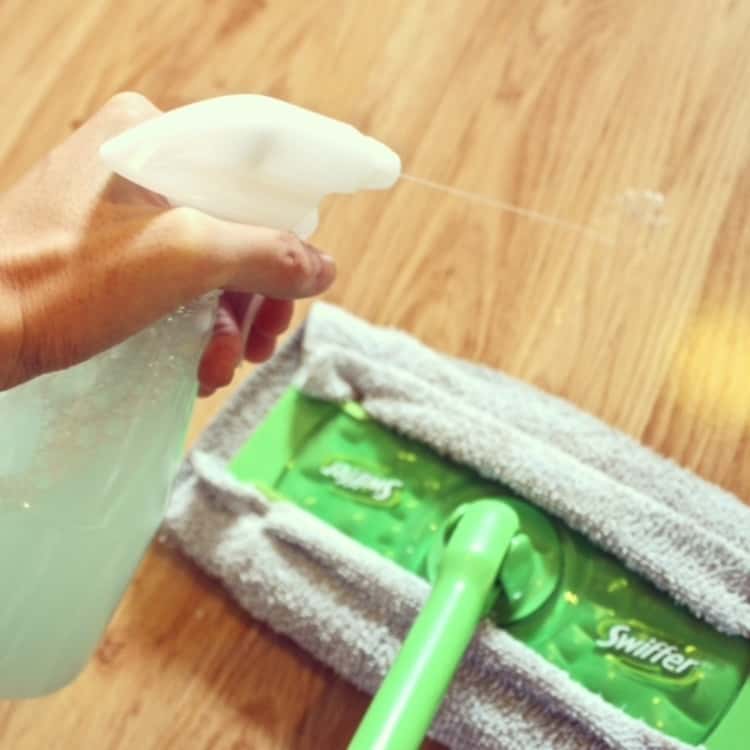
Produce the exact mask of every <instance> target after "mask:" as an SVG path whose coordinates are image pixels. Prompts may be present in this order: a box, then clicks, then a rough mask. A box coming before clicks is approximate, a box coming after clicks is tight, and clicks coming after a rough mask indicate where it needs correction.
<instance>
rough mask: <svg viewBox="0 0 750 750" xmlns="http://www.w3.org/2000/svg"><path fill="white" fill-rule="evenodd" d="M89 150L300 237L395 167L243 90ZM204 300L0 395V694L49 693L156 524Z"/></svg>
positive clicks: (200, 201) (323, 125)
mask: <svg viewBox="0 0 750 750" xmlns="http://www.w3.org/2000/svg"><path fill="white" fill-rule="evenodd" d="M101 156H102V158H103V160H104V161H105V163H106V164H107V165H108V166H109V167H110V168H111V169H112V170H113V171H114V172H116V173H118V174H120V175H121V176H123V177H125V178H127V179H129V180H131V181H132V182H135V183H137V184H139V185H141V186H142V187H145V188H147V189H149V190H153V191H155V192H157V193H160V194H161V195H163V196H164V197H165V198H166V199H167V200H168V201H169V203H170V204H171V205H173V206H190V207H192V208H196V209H200V210H202V211H204V212H206V213H209V214H212V215H213V216H215V217H217V218H221V219H226V220H231V221H238V222H244V223H253V224H259V225H265V226H270V227H274V228H278V229H288V230H292V231H295V232H296V233H297V234H299V235H300V236H302V237H303V238H306V237H308V236H309V235H310V234H312V232H313V231H314V230H315V228H316V226H317V223H318V205H319V203H320V202H321V200H322V199H323V198H324V197H325V196H326V195H327V194H329V193H355V192H357V191H359V190H364V189H385V188H388V187H390V186H391V185H393V184H394V183H395V182H396V180H397V179H398V177H399V175H400V171H401V164H400V160H399V158H398V156H397V155H396V154H395V153H393V151H391V150H390V149H388V148H387V147H386V146H384V145H383V144H381V143H379V142H378V141H376V140H374V139H372V138H369V137H367V136H365V135H363V134H362V133H360V132H359V131H358V130H356V129H355V128H353V127H352V126H350V125H347V124H345V123H343V122H339V121H336V120H333V119H330V118H328V117H324V116H322V115H319V114H316V113H314V112H311V111H308V110H305V109H301V108H299V107H296V106H293V105H291V104H288V103H286V102H283V101H279V100H276V99H271V98H268V97H263V96H256V95H236V96H226V97H220V98H217V99H209V100H206V101H202V102H198V103H196V104H191V105H188V106H186V107H182V108H179V109H176V110H172V111H170V112H167V113H165V114H163V115H161V116H159V117H157V118H155V119H154V120H150V121H148V122H145V123H143V124H141V125H139V126H137V127H135V128H133V129H132V130H129V131H127V132H126V133H124V134H122V135H120V136H118V137H116V138H114V139H113V140H111V141H109V142H107V143H105V144H104V146H103V147H102V150H101ZM218 295H219V293H218V292H216V293H213V294H210V295H207V296H206V297H204V298H202V299H200V300H197V301H196V302H194V303H193V304H191V305H188V306H186V307H184V308H181V309H179V310H176V311H175V312H174V313H173V314H172V315H170V316H168V317H167V318H165V319H163V320H161V321H159V322H158V323H156V324H155V325H153V326H152V327H150V328H148V329H146V330H144V331H142V332H140V333H139V334H137V335H135V336H133V337H132V338H130V339H128V340H127V341H125V342H124V343H122V344H120V345H118V346H116V347H114V348H112V349H109V350H107V351H105V352H103V353H102V354H100V355H98V356H96V357H93V358H92V359H90V360H88V361H86V362H84V363H82V364H79V365H77V366H75V367H71V368H69V369H67V370H64V371H62V372H58V373H53V374H49V375H44V376H41V377H38V378H36V379H34V380H32V381H30V382H28V383H25V384H23V385H21V386H18V387H16V388H14V389H12V390H10V391H7V392H4V393H0V414H2V428H1V429H2V431H3V433H4V436H3V438H2V444H3V447H2V451H0V601H2V607H1V608H0V698H28V697H35V696H38V695H42V694H45V693H49V692H51V691H53V690H56V689H58V688H60V687H62V686H63V685H65V684H67V683H68V682H70V681H71V680H72V679H74V678H75V677H76V676H77V674H78V673H79V672H80V670H81V669H82V668H83V666H84V665H85V663H86V661H87V660H88V658H89V656H90V655H91V653H92V651H93V650H94V649H95V648H96V645H97V643H98V642H99V640H100V638H101V636H102V634H103V632H104V629H105V628H106V626H107V623H108V621H109V619H110V617H111V615H112V612H113V611H114V609H115V607H116V606H117V603H118V602H119V600H120V598H121V596H122V594H123V592H124V590H125V588H126V587H127V585H128V583H129V581H130V579H131V577H132V575H133V573H134V571H135V569H136V567H137V565H138V563H139V561H140V559H141V558H142V556H143V554H144V552H145V550H146V548H147V547H148V545H149V543H150V541H151V539H152V538H153V536H154V534H155V533H156V531H157V529H158V527H159V525H160V523H161V520H162V514H163V510H164V507H165V503H166V500H167V498H168V495H169V490H170V486H171V483H172V481H173V478H174V476H175V475H176V472H177V468H178V466H179V463H180V459H181V455H182V448H183V441H184V437H185V432H186V429H187V426H188V422H189V420H190V416H191V413H192V408H193V404H194V401H195V396H196V392H197V383H196V372H197V366H198V362H199V359H200V356H201V353H202V351H203V347H204V345H205V343H206V341H207V338H208V336H209V335H210V332H211V328H212V324H213V317H214V312H215V309H216V303H217V300H218Z"/></svg>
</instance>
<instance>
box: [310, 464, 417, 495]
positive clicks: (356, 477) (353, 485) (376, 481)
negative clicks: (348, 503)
mask: <svg viewBox="0 0 750 750" xmlns="http://www.w3.org/2000/svg"><path fill="white" fill-rule="evenodd" d="M320 473H321V474H322V475H323V476H324V477H328V478H329V479H330V480H332V481H333V483H334V484H335V485H336V486H337V487H341V488H343V489H345V490H350V491H352V492H360V493H364V494H366V495H368V496H369V497H370V498H371V499H372V500H374V501H375V502H377V503H388V502H389V501H390V500H391V499H392V498H393V494H394V492H396V491H397V490H400V489H401V488H402V487H403V486H404V483H403V482H402V481H401V480H400V479H388V478H384V477H378V476H375V475H374V474H370V473H368V472H366V471H364V470H363V469H360V468H359V467H357V466H353V465H352V464H348V463H345V462H344V461H336V462H335V463H332V464H329V465H328V466H324V467H322V468H321V470H320Z"/></svg>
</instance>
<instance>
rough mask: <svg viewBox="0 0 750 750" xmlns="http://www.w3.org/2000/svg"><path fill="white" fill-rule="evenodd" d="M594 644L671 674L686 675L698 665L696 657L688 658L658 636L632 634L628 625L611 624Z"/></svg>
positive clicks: (679, 649)
mask: <svg viewBox="0 0 750 750" xmlns="http://www.w3.org/2000/svg"><path fill="white" fill-rule="evenodd" d="M596 645H597V646H598V647H599V648H601V649H604V650H606V651H610V652H614V653H615V654H617V655H622V656H624V657H628V660H630V661H635V662H640V663H642V664H644V665H654V666H660V667H661V668H662V669H663V670H664V671H665V672H667V673H669V674H673V675H686V674H687V673H688V672H689V671H690V670H692V669H693V668H694V667H697V666H699V665H700V661H698V660H697V659H690V658H688V657H687V656H685V654H684V653H682V649H681V648H679V647H678V646H675V645H674V644H672V643H668V642H667V641H660V640H659V639H658V638H642V637H639V636H637V635H634V634H633V632H632V629H631V627H630V626H629V625H613V626H612V627H611V628H610V629H609V633H608V635H607V638H606V639H604V640H599V641H596Z"/></svg>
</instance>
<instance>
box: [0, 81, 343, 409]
mask: <svg viewBox="0 0 750 750" xmlns="http://www.w3.org/2000/svg"><path fill="white" fill-rule="evenodd" d="M158 112H159V110H157V109H156V107H154V105H153V104H151V103H150V102H149V101H148V100H147V99H145V98H144V97H142V96H140V95H138V94H119V95H118V96H116V97H114V98H113V99H112V100H110V101H109V102H108V103H107V104H106V105H105V106H104V107H103V108H102V109H101V110H100V111H99V112H98V113H97V114H96V115H94V117H92V118H91V119H90V120H89V121H88V122H86V123H85V124H84V125H83V126H82V127H81V128H80V129H79V130H77V131H76V132H75V133H73V134H72V135H71V136H70V137H69V138H68V139H67V140H66V141H64V142H63V143H62V144H61V145H60V146H58V147H57V148H56V149H54V150H53V151H51V152H50V153H49V154H48V155H47V156H46V157H45V158H44V159H43V160H42V161H41V162H40V163H39V164H37V165H36V166H35V167H34V168H33V169H32V170H31V171H30V172H29V173H28V174H27V175H26V176H25V177H24V178H23V179H22V180H21V181H20V182H19V183H18V184H17V185H16V186H14V187H13V188H12V189H11V190H10V191H9V192H8V193H6V194H4V195H2V196H0V389H3V388H10V387H12V386H14V385H18V384H20V383H22V382H24V381H26V380H29V379H31V378H33V377H36V376H37V375H41V374H43V373H46V372H51V371H54V370H58V369H62V368H65V367H69V366H71V365H74V364H77V363H79V362H81V361H83V360H85V359H88V358H89V357H91V356H93V355H94V354H97V353H98V352H101V351H103V350H105V349H107V348H109V347H111V346H113V345H115V344H117V343H119V342H121V341H123V340H125V339H126V338H128V337H129V336H131V335H133V334H134V333H136V332H137V331H139V330H140V329H142V328H145V327H146V326H148V325H150V324H151V323H153V322H155V321H157V320H159V319H160V318H162V317H164V316H165V315H168V314H169V313H171V312H172V311H174V310H175V309H177V308H178V307H180V306H181V305H183V304H186V303H188V302H190V301H192V300H194V299H196V298H198V297H200V296H201V295H203V294H205V293H207V292H209V291H211V290H213V289H223V290H225V291H224V294H223V295H222V298H221V302H220V306H219V311H218V314H217V319H216V325H215V327H214V332H213V337H212V339H211V341H210V342H209V344H208V346H207V348H206V350H205V352H204V355H203V359H202V361H201V364H200V367H199V372H198V375H199V380H200V384H201V394H202V395H208V394H210V393H213V391H214V390H215V389H216V388H218V387H221V386H223V385H226V384H228V383H229V382H230V381H231V379H232V376H233V374H234V371H235V368H236V367H237V365H238V364H240V362H241V361H242V360H243V359H247V360H249V361H253V362H259V361H262V360H264V359H267V358H268V357H269V356H270V355H271V354H272V352H273V350H274V346H275V341H276V337H277V336H278V335H279V334H280V333H282V332H283V331H284V330H285V329H286V328H287V326H288V325H289V322H290V320H291V316H292V311H293V300H294V299H297V298H301V297H308V296H313V295H316V294H319V293H320V292H322V291H324V290H325V289H326V288H328V287H329V286H330V284H331V283H332V282H333V279H334V277H335V265H334V262H333V259H332V258H330V257H329V256H327V255H325V254H322V253H321V252H319V251H318V250H317V249H315V248H314V247H312V246H311V245H309V244H307V243H305V242H302V241H301V240H300V239H299V238H297V237H295V236H294V235H292V234H290V233H288V232H279V231H277V230H273V229H268V228H264V227H255V226H248V225H243V224H237V223H234V222H226V221H220V220H218V219H214V218H212V217H210V216H207V215H206V214H203V213H201V212H199V211H195V210H192V209H188V208H170V207H169V206H168V205H167V203H166V201H165V200H164V199H163V198H162V197H161V196H159V195H157V194H155V193H152V192H150V191H147V190H144V189H142V188H140V187H138V186H137V185H134V184H133V183H131V182H128V181H127V180H124V179H122V178H120V177H117V176H115V175H112V174H111V173H110V172H109V171H108V170H107V168H106V167H105V166H104V165H103V164H102V163H101V161H100V159H99V146H100V145H101V144H102V143H103V142H104V141H106V140H108V139H109V138H111V137H113V136H114V135H116V134H118V133H120V132H122V131H123V130H126V129H128V128H130V127H132V126H134V125H136V124H138V123H139V122H142V121H143V120H146V119H148V118H150V117H153V116H155V115H156V114H158ZM254 295H262V296H263V297H265V298H266V299H264V300H263V302H262V305H261V308H260V310H259V312H258V314H257V316H256V317H255V320H254V323H253V326H252V328H251V330H250V332H249V335H248V338H247V341H243V340H242V335H241V324H242V320H243V318H244V314H245V311H246V310H247V308H248V306H249V305H250V304H251V301H252V299H253V296H254Z"/></svg>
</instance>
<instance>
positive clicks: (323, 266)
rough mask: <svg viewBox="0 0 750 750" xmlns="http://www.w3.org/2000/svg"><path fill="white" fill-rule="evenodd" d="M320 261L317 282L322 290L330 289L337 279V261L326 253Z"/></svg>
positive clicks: (321, 255) (321, 256) (322, 254)
mask: <svg viewBox="0 0 750 750" xmlns="http://www.w3.org/2000/svg"><path fill="white" fill-rule="evenodd" d="M320 261H321V263H320V270H319V271H318V277H317V279H316V281H317V282H318V284H319V286H320V288H321V290H322V289H326V288H328V287H329V286H330V285H331V284H332V283H333V280H334V279H335V278H336V260H335V259H334V258H333V257H332V256H330V255H327V254H326V253H321V254H320Z"/></svg>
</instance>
